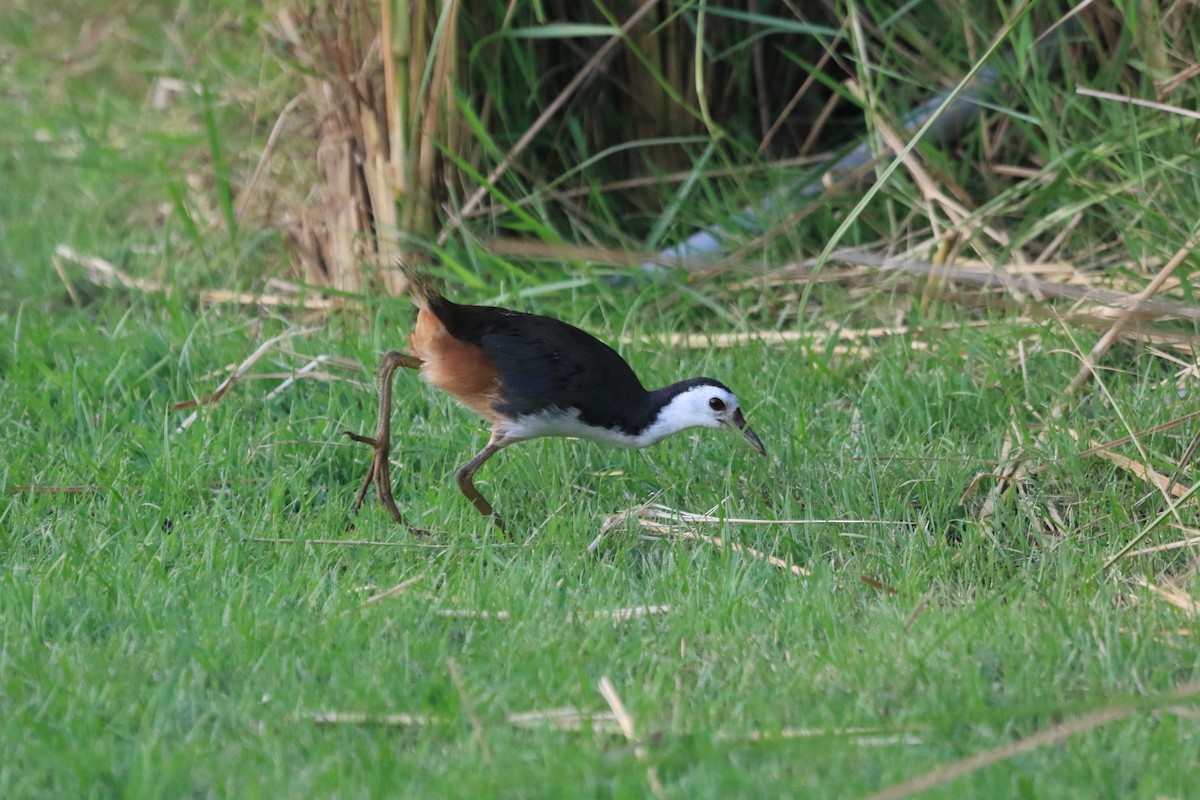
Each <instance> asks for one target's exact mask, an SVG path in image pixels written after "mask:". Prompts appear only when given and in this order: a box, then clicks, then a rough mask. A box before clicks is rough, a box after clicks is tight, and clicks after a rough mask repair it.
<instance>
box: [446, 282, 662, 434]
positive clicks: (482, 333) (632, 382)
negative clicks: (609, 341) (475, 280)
mask: <svg viewBox="0 0 1200 800" xmlns="http://www.w3.org/2000/svg"><path fill="white" fill-rule="evenodd" d="M427 302H428V304H429V310H430V311H432V312H433V314H434V315H435V316H437V318H438V319H439V320H441V322H442V324H443V325H445V326H446V330H447V331H448V332H449V333H450V335H451V336H454V337H455V338H456V339H460V340H462V341H464V342H467V343H469V344H472V345H475V346H476V347H479V348H480V349H482V350H483V353H484V355H485V356H487V357H488V358H489V359H490V360H491V361H492V364H493V365H494V366H495V368H496V371H497V372H498V373H499V375H500V396H501V399H500V400H499V402H498V403H497V405H496V410H497V411H498V412H499V413H501V414H503V415H504V416H509V417H516V416H524V415H528V414H537V413H539V412H543V411H547V410H549V409H554V408H557V409H560V410H562V411H570V410H572V409H574V410H577V411H578V412H579V418H580V421H582V422H583V423H585V424H587V425H592V426H602V427H605V428H610V429H614V430H623V431H624V432H626V433H628V434H631V435H636V434H637V433H638V432H640V431H641V430H642V429H644V428H645V427H646V426H648V425H649V424H650V423H651V422H653V421H654V416H655V414H656V413H657V411H658V408H659V405H658V404H651V402H650V397H651V393H649V392H647V391H646V389H645V387H643V386H642V382H641V381H640V380H638V377H637V375H636V374H634V372H633V370H632V369H630V367H629V365H628V364H626V363H625V359H623V358H621V356H620V355H619V354H618V353H617V351H615V350H613V349H612V348H611V347H609V346H608V345H606V344H605V343H604V342H601V341H600V340H599V339H597V338H596V337H594V336H592V335H591V334H589V333H586V332H584V331H582V330H580V329H579V328H576V327H575V326H574V325H569V324H567V323H565V322H563V321H562V320H557V319H554V318H553V317H543V316H539V315H537V314H526V313H523V312H520V311H510V310H508V309H504V308H494V307H492V306H468V305H459V304H457V303H452V302H450V301H449V300H447V299H446V298H444V297H441V296H439V295H436V294H432V293H431V294H430V296H429V297H428V300H427Z"/></svg>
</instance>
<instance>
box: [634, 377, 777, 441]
mask: <svg viewBox="0 0 1200 800" xmlns="http://www.w3.org/2000/svg"><path fill="white" fill-rule="evenodd" d="M665 391H667V392H669V393H670V394H671V396H670V399H669V400H667V402H666V403H665V404H664V405H663V407H662V409H661V410H660V411H659V415H658V421H659V423H660V424H661V425H662V427H663V428H664V429H665V432H664V434H663V435H670V434H671V433H676V432H678V431H682V430H686V429H687V428H721V427H730V428H735V429H737V430H739V431H741V432H742V435H743V436H745V437H746V439H747V440H749V442H750V444H752V445H754V447H755V449H757V450H758V452H760V453H762V454H763V455H764V456H765V455H766V454H767V449H766V448H765V447H763V443H762V441H761V440H760V439H759V438H758V436H757V434H755V433H754V431H752V430H751V429H750V426H749V425H747V424H746V418H745V417H744V416H743V415H742V409H741V406H740V404H739V403H738V399H737V395H735V394H734V393H733V392H732V391H731V390H730V389H729V387H728V386H726V385H725V384H723V383H721V382H720V381H717V380H713V379H712V378H692V379H691V380H687V381H682V382H681V383H677V384H674V385H673V386H670V387H668V388H667V389H666V390H665Z"/></svg>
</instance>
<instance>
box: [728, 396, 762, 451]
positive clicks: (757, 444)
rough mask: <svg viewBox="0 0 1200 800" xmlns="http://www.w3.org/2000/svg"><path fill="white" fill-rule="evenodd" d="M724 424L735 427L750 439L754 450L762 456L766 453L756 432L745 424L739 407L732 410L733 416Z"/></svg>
mask: <svg viewBox="0 0 1200 800" xmlns="http://www.w3.org/2000/svg"><path fill="white" fill-rule="evenodd" d="M725 424H726V425H732V426H733V427H735V428H737V429H738V430H739V431H741V432H742V435H743V436H745V437H746V438H747V439H748V440H749V441H750V444H752V445H754V449H755V450H757V451H758V452H760V453H762V454H763V455H764V456H765V455H766V454H767V448H765V447H763V443H762V440H761V439H759V438H758V434H757V433H755V432H754V431H752V430H750V426H749V425H747V424H746V418H745V417H743V416H742V410H741V409H740V408H739V409H738V410H737V411H734V412H733V416H732V417H730V418H729V420H728V421H726V423H725Z"/></svg>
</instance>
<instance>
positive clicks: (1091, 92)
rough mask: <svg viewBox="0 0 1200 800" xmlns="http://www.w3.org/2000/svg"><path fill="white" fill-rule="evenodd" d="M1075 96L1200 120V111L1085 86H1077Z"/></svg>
mask: <svg viewBox="0 0 1200 800" xmlns="http://www.w3.org/2000/svg"><path fill="white" fill-rule="evenodd" d="M1075 94H1079V95H1083V96H1084V97H1095V98H1096V99H1097V100H1111V101H1113V102H1114V103H1125V104H1127V105H1131V106H1140V107H1141V108H1150V109H1154V110H1155V111H1162V112H1163V113H1165V114H1174V115H1176V116H1179V117H1187V118H1188V119H1197V120H1200V111H1196V110H1195V109H1191V108H1180V107H1179V106H1172V105H1167V104H1166V103H1156V102H1154V101H1153V100H1143V99H1141V98H1140V97H1128V96H1127V95H1123V94H1113V93H1112V92H1099V91H1096V90H1095V89H1087V88H1084V87H1083V86H1076V87H1075Z"/></svg>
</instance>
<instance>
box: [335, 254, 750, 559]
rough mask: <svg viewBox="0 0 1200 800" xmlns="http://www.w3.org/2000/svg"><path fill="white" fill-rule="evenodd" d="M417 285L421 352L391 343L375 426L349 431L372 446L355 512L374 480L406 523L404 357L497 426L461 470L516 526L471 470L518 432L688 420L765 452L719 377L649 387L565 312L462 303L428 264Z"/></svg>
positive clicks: (615, 440)
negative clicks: (400, 431) (395, 435)
mask: <svg viewBox="0 0 1200 800" xmlns="http://www.w3.org/2000/svg"><path fill="white" fill-rule="evenodd" d="M409 291H410V295H411V299H412V301H413V304H414V305H415V306H416V308H417V318H416V324H415V325H414V327H413V329H412V332H411V333H410V334H409V336H408V345H409V349H410V350H411V351H412V352H411V354H410V353H402V352H399V351H395V350H393V351H388V352H387V353H385V354H384V355H383V357H382V359H381V360H380V365H379V372H378V383H379V410H378V421H377V427H376V431H375V435H374V436H363V435H360V434H357V433H353V432H351V431H346V432H345V434H346V435H347V436H348V437H350V438H351V439H353V440H354V441H357V442H361V443H364V444H368V445H370V446H371V447H372V448H373V454H372V459H371V464H370V467H369V468H368V470H367V474H366V476H365V477H364V479H363V482H362V486H361V487H360V488H359V491H358V496H357V499H356V500H355V503H354V512H355V513H358V511H359V509H360V508H361V506H362V504H363V500H364V499H365V497H366V495H367V492H368V491H369V490H370V488H371V486H372V484H374V486H375V488H376V492H377V494H378V496H379V500H380V502H382V503H383V505H384V506H385V507H386V508H387V510H388V511H389V513H390V514H391V516H392V518H393V519H394V520H395V521H396V522H397V523H400V524H407V523H405V521H404V517H403V515H402V514H401V513H400V510H399V508H397V506H396V502H395V499H394V498H393V496H392V488H391V478H390V475H389V471H388V459H389V457H390V453H391V415H392V414H391V412H392V383H393V381H392V377H393V374H394V373H395V371H396V370H397V369H399V368H402V367H404V368H409V369H415V370H419V372H420V376H421V378H422V379H423V380H424V381H425V382H426V383H428V384H430V385H431V386H433V387H434V388H436V389H439V390H441V391H442V392H445V393H446V394H448V395H450V396H451V397H453V398H454V399H455V400H457V401H458V402H459V403H461V404H462V405H463V406H466V407H467V408H468V409H470V410H471V411H474V412H475V413H476V414H478V415H479V416H480V417H482V418H483V419H484V420H486V421H487V422H488V423H489V424H490V425H491V436H490V437H489V439H488V442H487V444H486V445H485V446H484V448H483V449H482V450H480V451H479V452H478V453H477V454H476V455H475V456H474V457H473V458H471V460H469V461H468V462H466V463H465V464H464V465H463V466H462V467H460V468H459V469H458V471H457V472H456V473H455V480H456V482H457V484H458V488H459V490H460V491H461V492H462V494H463V495H464V496H465V497H466V498H467V499H468V500H470V501H471V503H472V505H474V506H475V508H476V509H477V510H478V511H479V513H480V514H482V515H484V516H486V517H491V518H492V519H493V521H494V522H495V524H496V526H497V527H498V528H499V529H500V531H501V532H503V533H505V534H506V535H509V534H508V529H507V528H506V526H505V523H504V520H503V518H502V517H500V516H499V515H498V514H497V513H496V511H495V509H494V508H493V507H492V504H491V503H490V502H488V500H487V499H486V498H485V497H484V496H483V495H482V494H481V493H480V492H479V490H478V489H477V488H476V487H475V483H474V480H473V478H474V476H475V473H476V472H477V471H478V470H479V468H480V467H482V466H483V465H484V463H485V462H487V461H488V459H490V458H491V457H492V456H494V455H496V453H498V452H500V451H501V450H503V449H504V448H506V447H509V446H510V445H513V444H516V443H518V442H524V441H528V440H530V439H538V438H542V437H549V436H559V437H573V438H578V439H587V440H591V441H594V442H599V443H602V444H606V445H612V446H615V447H621V448H630V449H632V448H642V447H647V446H649V445H652V444H654V443H655V442H658V441H660V440H662V439H665V438H666V437H668V436H671V435H672V434H675V433H679V432H680V431H684V430H687V429H689V428H723V427H727V428H732V429H735V430H737V431H740V432H741V433H742V435H743V436H744V437H745V438H746V439H747V440H748V441H749V442H750V444H751V445H753V446H754V448H755V449H756V450H758V452H759V453H761V454H762V455H763V456H766V454H767V451H766V448H765V447H764V446H763V443H762V440H760V439H759V438H758V435H757V434H755V433H754V431H753V430H752V429H751V428H750V426H749V425H748V424H747V423H746V418H745V416H744V415H743V413H742V409H741V404H740V403H739V401H738V398H737V395H735V394H734V393H733V391H732V390H730V389H729V387H728V386H726V385H725V384H723V383H721V382H720V381H718V380H715V379H713V378H705V377H700V378H688V379H686V380H682V381H678V382H676V383H672V384H670V385H668V386H664V387H663V388H661V389H654V390H647V389H646V388H645V387H644V386H643V385H642V382H641V381H640V380H639V379H638V377H637V375H636V373H634V371H633V369H632V368H631V367H630V366H629V364H628V363H626V361H625V359H624V358H622V357H621V356H620V354H618V353H617V351H616V350H614V349H612V348H611V347H609V346H608V345H607V344H605V343H604V342H602V341H600V340H599V339H597V338H595V337H594V336H592V335H591V334H589V333H587V332H585V331H583V330H581V329H579V328H577V327H575V326H574V325H571V324H568V323H566V322H563V321H562V320H559V319H555V318H553V317H546V316H540V315H537V314H528V313H525V312H521V311H513V310H509V309H506V308H496V307H493V306H476V305H461V304H459V303H454V302H452V301H450V300H448V299H446V297H444V296H443V295H442V294H441V292H439V291H437V290H436V289H434V288H433V287H432V285H431V284H430V282H429V281H428V280H427V279H426V278H425V277H424V276H422V275H418V274H410V275H409ZM409 527H410V528H411V526H409ZM411 529H412V530H413V531H417V529H416V528H411ZM417 532H419V531H417Z"/></svg>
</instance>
